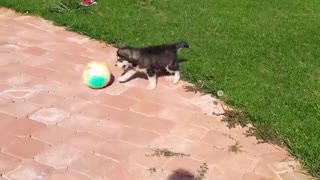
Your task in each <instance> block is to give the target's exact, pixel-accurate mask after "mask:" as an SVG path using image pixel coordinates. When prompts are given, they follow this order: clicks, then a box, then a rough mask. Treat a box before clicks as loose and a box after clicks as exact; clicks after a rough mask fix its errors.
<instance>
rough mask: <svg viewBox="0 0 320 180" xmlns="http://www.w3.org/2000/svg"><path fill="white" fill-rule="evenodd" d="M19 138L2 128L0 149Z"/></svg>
mask: <svg viewBox="0 0 320 180" xmlns="http://www.w3.org/2000/svg"><path fill="white" fill-rule="evenodd" d="M18 139H19V138H18V137H17V136H15V135H14V134H12V133H8V132H6V131H4V130H1V131H0V149H3V147H6V146H8V145H10V144H12V143H14V142H15V141H17V140H18Z"/></svg>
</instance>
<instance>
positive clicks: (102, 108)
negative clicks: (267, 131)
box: [0, 8, 308, 180]
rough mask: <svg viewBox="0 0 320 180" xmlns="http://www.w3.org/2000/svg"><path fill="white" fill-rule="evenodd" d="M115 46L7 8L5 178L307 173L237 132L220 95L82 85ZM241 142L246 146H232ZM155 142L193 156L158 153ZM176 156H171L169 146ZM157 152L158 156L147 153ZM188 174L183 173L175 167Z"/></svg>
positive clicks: (2, 87)
mask: <svg viewBox="0 0 320 180" xmlns="http://www.w3.org/2000/svg"><path fill="white" fill-rule="evenodd" d="M115 51H116V49H115V48H113V47H108V46H105V45H104V44H102V43H99V42H97V41H94V40H90V39H89V38H87V37H84V36H81V35H79V34H76V33H73V32H68V31H66V30H64V29H63V28H61V27H56V26H54V25H52V23H50V22H47V21H45V20H43V19H41V18H36V17H31V16H26V15H21V14H17V13H14V12H13V11H11V10H7V9H4V8H2V9H0V149H1V152H0V173H1V177H0V179H17V180H35V179H37V180H40V179H50V180H53V179H56V180H59V179H64V180H82V179H83V180H85V179H95V180H101V179H108V180H166V179H168V180H169V179H170V180H173V179H175V180H178V179H181V180H182V179H192V178H188V177H186V175H184V176H185V177H184V178H182V177H181V176H183V175H181V174H182V172H184V171H186V172H188V173H184V174H189V177H190V176H197V175H199V173H198V172H197V171H198V170H199V169H200V166H201V165H203V163H204V162H206V163H207V168H208V170H207V172H206V173H205V174H206V178H204V179H208V180H220V179H221V180H237V179H239V180H258V179H284V180H295V179H308V177H307V176H305V175H303V174H300V173H298V172H297V171H296V170H299V167H300V165H299V163H297V162H296V161H294V160H292V159H291V158H290V157H288V155H287V153H286V151H285V150H283V149H280V148H279V147H276V146H272V145H269V144H266V143H262V144H258V143H257V140H256V139H255V138H254V137H246V136H245V135H244V133H245V132H246V130H247V129H242V128H235V129H228V128H227V127H226V125H225V124H223V123H222V122H220V120H221V117H220V116H212V115H205V114H206V113H207V114H211V112H212V111H219V110H221V109H219V108H220V107H219V106H216V105H214V103H213V101H215V100H214V99H213V98H211V97H209V96H200V95H199V94H194V93H191V92H185V89H184V87H185V86H187V85H188V84H187V83H185V82H180V84H179V85H177V86H174V85H172V83H171V82H169V81H168V80H166V79H165V78H160V79H159V84H158V88H157V89H156V90H155V91H148V90H146V86H147V83H148V82H147V80H145V79H134V80H132V81H131V82H129V83H126V84H118V83H117V82H114V83H113V84H112V85H111V86H110V87H108V88H106V89H102V90H91V89H89V88H87V87H86V86H85V85H83V83H82V79H81V78H82V70H83V68H84V66H85V65H86V64H87V63H88V62H90V61H93V60H102V61H106V62H107V63H108V65H109V67H110V69H111V71H112V73H113V74H114V76H115V77H118V76H119V74H120V73H121V72H120V71H119V70H118V69H116V68H115V67H114V63H115ZM236 143H238V144H239V147H240V151H239V152H231V151H229V149H230V148H231V147H232V146H234V145H235V144H236ZM155 148H158V149H160V150H161V149H162V150H163V149H164V148H167V149H168V150H170V151H172V152H176V153H183V154H185V155H188V156H184V157H176V156H173V157H164V156H163V155H161V156H159V157H158V156H152V154H154V153H155V152H156V150H155ZM167 154H170V153H167ZM147 155H151V156H147ZM178 171H179V172H180V175H181V176H180V177H179V175H175V172H178Z"/></svg>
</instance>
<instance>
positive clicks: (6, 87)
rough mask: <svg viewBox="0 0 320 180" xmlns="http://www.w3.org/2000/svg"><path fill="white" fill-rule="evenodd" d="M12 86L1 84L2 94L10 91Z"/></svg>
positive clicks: (0, 90)
mask: <svg viewBox="0 0 320 180" xmlns="http://www.w3.org/2000/svg"><path fill="white" fill-rule="evenodd" d="M10 88H11V86H10V85H9V84H3V83H0V92H2V91H5V90H7V89H10Z"/></svg>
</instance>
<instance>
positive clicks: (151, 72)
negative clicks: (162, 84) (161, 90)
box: [147, 69, 157, 90]
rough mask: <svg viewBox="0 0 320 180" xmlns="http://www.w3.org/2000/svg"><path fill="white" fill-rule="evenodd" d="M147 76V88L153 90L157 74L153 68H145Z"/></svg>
mask: <svg viewBox="0 0 320 180" xmlns="http://www.w3.org/2000/svg"><path fill="white" fill-rule="evenodd" d="M147 76H148V79H149V86H148V89H150V90H153V89H155V88H156V86H157V74H156V72H155V70H154V69H147Z"/></svg>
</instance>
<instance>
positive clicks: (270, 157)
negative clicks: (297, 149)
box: [261, 150, 289, 163]
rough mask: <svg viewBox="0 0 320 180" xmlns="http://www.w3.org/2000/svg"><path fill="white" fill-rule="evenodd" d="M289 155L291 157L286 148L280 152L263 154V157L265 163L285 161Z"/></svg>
mask: <svg viewBox="0 0 320 180" xmlns="http://www.w3.org/2000/svg"><path fill="white" fill-rule="evenodd" d="M288 157H289V154H288V152H286V151H284V150H282V151H279V152H271V153H267V154H263V155H261V159H262V160H263V161H264V162H265V163H275V162H281V161H284V160H285V159H287V158H288Z"/></svg>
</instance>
